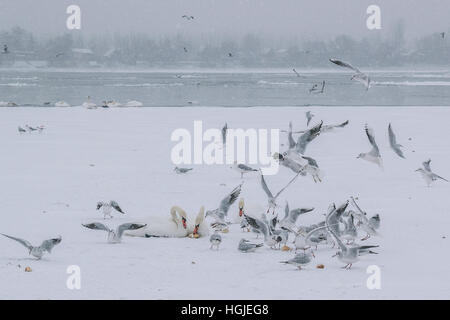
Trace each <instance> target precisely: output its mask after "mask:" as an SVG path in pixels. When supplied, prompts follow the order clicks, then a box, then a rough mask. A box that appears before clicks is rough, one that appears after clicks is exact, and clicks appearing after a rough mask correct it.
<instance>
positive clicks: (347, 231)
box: [341, 212, 358, 244]
mask: <svg viewBox="0 0 450 320" xmlns="http://www.w3.org/2000/svg"><path fill="white" fill-rule="evenodd" d="M354 219H355V218H354V216H353V214H352V212H350V214H349V216H348V217H347V218H346V219H342V220H341V221H342V222H343V223H344V230H343V231H342V232H341V238H342V239H344V240H347V244H349V243H354V242H355V239H356V238H357V237H358V231H357V230H356V226H355V221H354Z"/></svg>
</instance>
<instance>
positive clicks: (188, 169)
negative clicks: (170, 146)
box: [173, 167, 193, 174]
mask: <svg viewBox="0 0 450 320" xmlns="http://www.w3.org/2000/svg"><path fill="white" fill-rule="evenodd" d="M192 169H193V168H179V167H175V168H174V169H173V170H175V172H176V173H178V174H183V173H188V172H189V171H191V170H192Z"/></svg>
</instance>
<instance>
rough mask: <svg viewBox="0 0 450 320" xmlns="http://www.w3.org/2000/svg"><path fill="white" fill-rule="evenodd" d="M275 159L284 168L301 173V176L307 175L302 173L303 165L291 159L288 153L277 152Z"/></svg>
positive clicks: (274, 155)
mask: <svg viewBox="0 0 450 320" xmlns="http://www.w3.org/2000/svg"><path fill="white" fill-rule="evenodd" d="M273 158H274V159H275V160H278V162H279V163H280V164H281V165H282V166H284V167H286V168H289V169H291V170H292V171H293V172H295V173H300V174H301V175H306V172H304V171H302V170H303V165H302V164H301V163H300V162H298V161H297V160H295V159H293V158H292V157H290V156H289V155H288V154H287V153H286V152H285V153H283V154H280V153H278V152H275V153H274V154H273Z"/></svg>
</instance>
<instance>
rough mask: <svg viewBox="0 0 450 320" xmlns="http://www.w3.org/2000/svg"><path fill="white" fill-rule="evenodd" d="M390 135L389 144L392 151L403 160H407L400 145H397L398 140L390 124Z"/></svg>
mask: <svg viewBox="0 0 450 320" xmlns="http://www.w3.org/2000/svg"><path fill="white" fill-rule="evenodd" d="M388 133H389V143H390V145H391V148H392V150H394V152H395V153H396V154H397V155H398V156H399V157H401V158H405V156H404V155H403V152H402V150H401V149H400V145H399V144H397V138H396V137H395V133H394V131H393V130H392V126H391V124H390V123H389V127H388Z"/></svg>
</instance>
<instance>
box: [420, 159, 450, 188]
mask: <svg viewBox="0 0 450 320" xmlns="http://www.w3.org/2000/svg"><path fill="white" fill-rule="evenodd" d="M430 164H431V159H429V160H428V161H424V162H422V165H423V168H419V169H417V170H416V171H417V172H420V173H421V174H422V177H423V179H424V180H425V182H426V183H427V186H428V187H429V186H431V183H432V182H433V181H436V180H438V179H441V180H444V181H447V182H449V181H448V180H447V179H445V178H442V177H441V176H438V175H437V174H435V173H434V172H433V171H431V165H430Z"/></svg>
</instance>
